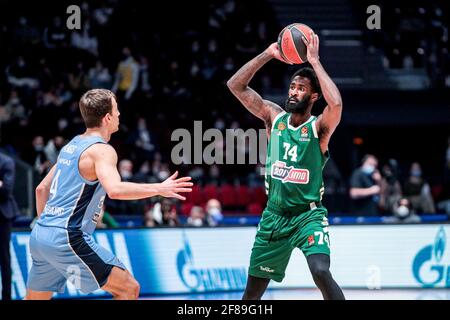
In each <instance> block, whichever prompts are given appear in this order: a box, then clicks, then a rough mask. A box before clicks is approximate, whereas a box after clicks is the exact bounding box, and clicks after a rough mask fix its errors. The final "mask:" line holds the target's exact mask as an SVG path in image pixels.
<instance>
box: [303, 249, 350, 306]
mask: <svg viewBox="0 0 450 320" xmlns="http://www.w3.org/2000/svg"><path fill="white" fill-rule="evenodd" d="M306 261H307V262H308V267H309V270H310V271H311V275H312V277H313V280H314V283H315V284H316V285H317V287H318V288H319V289H320V291H321V292H322V295H323V298H324V299H325V300H345V297H344V294H343V293H342V290H341V288H339V286H338V284H337V283H336V281H334V279H333V276H332V275H331V272H330V256H329V255H326V254H322V253H316V254H311V255H309V256H307V257H306Z"/></svg>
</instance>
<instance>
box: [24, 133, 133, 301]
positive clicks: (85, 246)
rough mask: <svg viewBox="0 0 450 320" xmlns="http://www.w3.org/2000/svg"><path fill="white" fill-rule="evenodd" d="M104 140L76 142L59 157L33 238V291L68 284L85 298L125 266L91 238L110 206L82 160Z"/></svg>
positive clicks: (58, 288) (30, 277)
mask: <svg viewBox="0 0 450 320" xmlns="http://www.w3.org/2000/svg"><path fill="white" fill-rule="evenodd" d="M95 143H106V142H105V141H104V140H103V139H102V138H100V137H81V136H76V137H75V138H73V139H72V141H70V142H69V143H68V144H67V145H66V146H65V147H64V148H62V150H61V152H60V154H59V156H58V163H57V165H56V170H55V173H54V176H53V180H52V183H51V188H50V194H49V198H48V201H47V204H46V205H45V208H44V211H43V212H42V214H41V216H40V217H39V219H38V221H37V223H36V225H35V226H34V228H33V231H32V232H31V236H30V252H31V257H32V261H33V264H32V267H31V270H30V273H29V275H28V282H27V287H28V288H29V289H31V290H34V291H51V292H55V291H57V292H62V291H63V290H64V287H65V284H66V281H67V280H70V281H71V282H72V283H73V284H74V286H75V287H76V288H78V289H80V290H81V291H82V292H84V293H89V292H92V291H94V290H97V289H99V288H102V287H103V286H104V285H105V284H106V283H107V281H108V277H109V275H110V273H111V270H112V268H113V267H114V266H116V267H119V268H121V269H125V266H124V265H123V263H122V262H120V260H119V259H117V257H116V256H114V254H112V253H111V252H109V251H108V250H106V249H105V248H102V247H101V246H99V245H98V244H97V243H95V241H94V240H93V238H92V236H91V234H92V233H93V232H94V230H95V227H96V225H97V220H98V218H99V215H100V213H101V210H102V207H103V201H104V200H105V194H106V193H105V190H104V189H103V187H102V186H101V185H100V183H99V182H98V181H92V182H91V181H87V180H86V179H84V178H83V177H82V176H81V174H80V171H79V170H78V161H79V159H80V156H81V154H82V153H83V152H84V151H85V150H86V149H87V148H89V147H90V146H92V145H93V144H95Z"/></svg>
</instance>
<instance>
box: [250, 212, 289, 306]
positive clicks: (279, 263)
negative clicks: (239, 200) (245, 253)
mask: <svg viewBox="0 0 450 320" xmlns="http://www.w3.org/2000/svg"><path fill="white" fill-rule="evenodd" d="M285 223H287V220H286V219H284V218H283V217H281V216H278V215H275V214H273V213H270V212H269V211H268V210H267V209H266V210H265V211H264V212H263V215H262V218H261V221H260V223H259V225H258V231H257V233H256V237H255V242H254V244H253V248H252V254H251V257H250V266H249V270H248V280H247V286H246V288H245V292H244V295H243V297H242V299H244V300H259V299H261V298H262V296H263V294H264V292H265V290H266V288H267V286H268V284H269V282H270V280H271V279H272V280H274V281H277V282H281V281H282V280H283V278H284V275H285V271H286V267H287V264H288V262H289V258H290V257H291V253H292V250H293V249H294V248H293V247H292V246H291V245H290V243H289V242H288V234H289V230H288V229H285V228H283V225H284V224H285Z"/></svg>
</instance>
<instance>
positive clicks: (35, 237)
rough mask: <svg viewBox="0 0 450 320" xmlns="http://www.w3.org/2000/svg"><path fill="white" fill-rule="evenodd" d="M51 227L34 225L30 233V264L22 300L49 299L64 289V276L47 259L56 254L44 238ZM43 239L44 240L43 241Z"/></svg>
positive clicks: (46, 238)
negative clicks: (25, 290)
mask: <svg viewBox="0 0 450 320" xmlns="http://www.w3.org/2000/svg"><path fill="white" fill-rule="evenodd" d="M52 229H53V228H43V227H40V226H38V225H36V226H35V227H34V228H33V231H32V232H31V235H30V254H31V259H32V265H31V269H30V272H29V273H28V280H27V292H26V295H25V298H24V300H50V299H51V298H52V296H53V293H54V292H61V291H62V290H63V289H64V286H65V283H66V278H65V277H64V275H63V274H62V273H61V272H59V271H58V270H57V268H55V267H54V266H53V265H52V264H51V261H50V260H49V259H48V258H49V257H54V256H57V251H56V250H52V249H53V248H51V247H50V246H48V242H47V241H46V240H48V239H49V237H50V236H49V234H50V233H51V231H52ZM44 240H45V241H44Z"/></svg>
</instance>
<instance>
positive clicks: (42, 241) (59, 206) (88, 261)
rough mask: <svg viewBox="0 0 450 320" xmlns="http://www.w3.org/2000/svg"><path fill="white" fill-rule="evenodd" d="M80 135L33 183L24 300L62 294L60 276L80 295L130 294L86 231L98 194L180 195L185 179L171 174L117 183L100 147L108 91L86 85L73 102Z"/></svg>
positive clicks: (111, 157) (110, 258)
mask: <svg viewBox="0 0 450 320" xmlns="http://www.w3.org/2000/svg"><path fill="white" fill-rule="evenodd" d="M79 106H80V111H81V115H82V116H83V119H84V122H85V124H86V128H87V129H86V132H85V133H83V134H82V135H79V136H76V137H75V138H73V139H72V140H71V141H70V142H69V143H68V144H67V145H66V146H65V147H64V148H63V149H62V150H61V152H60V155H59V157H58V161H57V163H56V164H55V166H54V167H53V168H52V169H51V170H50V172H49V173H48V174H47V176H46V177H45V178H44V179H43V180H42V182H41V183H40V184H39V186H38V187H37V188H36V209H37V214H38V217H39V218H38V220H37V222H36V225H35V227H34V228H33V231H32V233H31V236H30V251H31V257H32V260H33V265H32V267H31V270H30V273H29V276H28V283H27V294H26V297H25V299H27V300H28V299H38V300H43V299H50V298H51V297H52V295H53V293H54V292H62V291H63V290H64V287H65V284H66V282H67V280H69V281H71V282H72V283H73V284H74V285H75V287H76V288H78V289H80V290H81V291H82V292H84V293H89V292H92V291H95V290H97V289H99V288H101V289H103V290H105V291H108V292H110V293H111V294H112V295H113V297H114V298H115V299H137V298H138V296H139V284H138V283H137V281H136V280H135V279H134V278H133V276H132V275H131V274H130V272H128V271H127V270H126V268H125V266H124V265H123V264H122V262H120V261H119V259H117V257H115V256H114V255H113V254H112V253H111V252H109V251H108V250H106V249H104V248H103V247H101V246H99V245H98V244H97V243H95V242H94V240H93V238H92V236H91V234H92V233H93V232H94V230H95V226H96V224H97V220H98V218H99V216H100V214H101V210H102V207H103V201H104V199H105V195H106V194H108V196H109V197H110V198H111V199H118V200H136V199H143V198H148V197H152V196H156V195H160V196H163V197H174V198H178V199H180V200H185V198H184V197H183V196H181V195H180V194H179V193H181V192H190V191H191V186H192V183H191V182H189V180H191V178H190V177H184V178H178V179H177V175H178V172H175V173H174V174H173V175H172V176H171V177H170V178H168V179H167V180H165V181H164V182H162V183H155V184H138V183H131V182H122V181H121V179H120V175H119V173H118V171H117V154H116V151H115V150H114V148H113V147H111V146H110V145H109V144H108V141H109V140H110V138H111V134H112V133H114V132H116V131H118V129H119V115H120V112H119V110H118V107H117V102H116V97H115V95H114V94H113V93H112V92H111V91H109V90H105V89H93V90H90V91H88V92H86V93H85V94H84V95H83V96H82V97H81V99H80V103H79Z"/></svg>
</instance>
